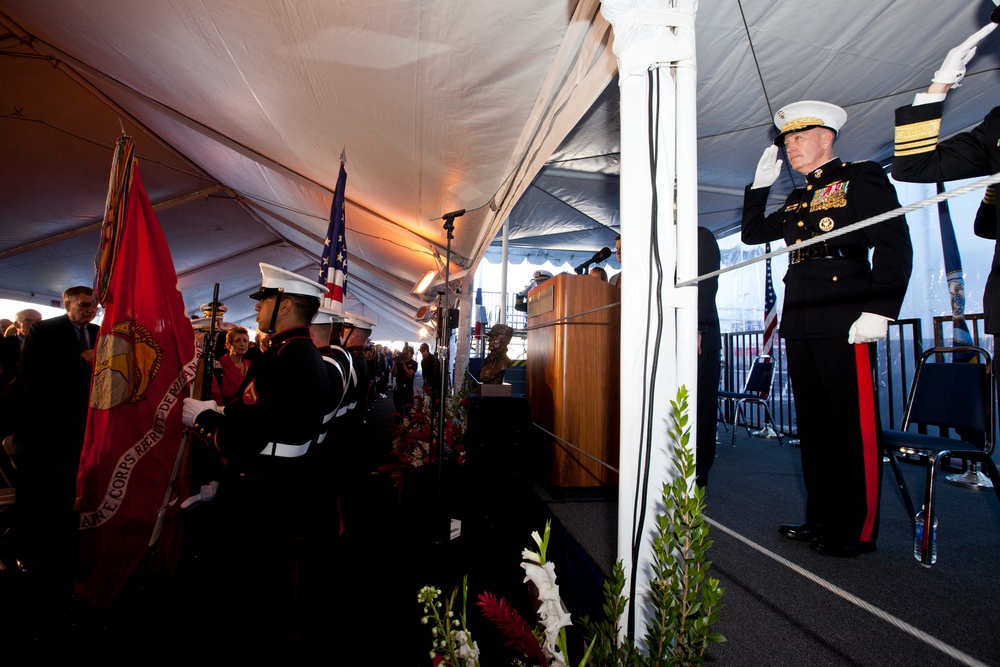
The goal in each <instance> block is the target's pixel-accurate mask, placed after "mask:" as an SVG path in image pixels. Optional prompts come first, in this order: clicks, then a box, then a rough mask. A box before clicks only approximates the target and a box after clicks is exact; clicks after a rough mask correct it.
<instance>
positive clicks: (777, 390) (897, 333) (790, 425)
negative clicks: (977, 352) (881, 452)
mask: <svg viewBox="0 0 1000 667" xmlns="http://www.w3.org/2000/svg"><path fill="white" fill-rule="evenodd" d="M970 317H972V316H970ZM949 319H950V318H949ZM763 336H764V332H763V331H762V330H755V331H739V332H734V333H726V334H722V364H723V370H722V380H721V382H720V387H719V389H720V390H723V391H742V390H743V387H744V385H745V384H746V381H747V377H748V376H749V374H750V366H751V365H752V364H753V361H754V359H756V358H757V357H758V356H760V351H761V349H762V340H763ZM976 340H978V337H977V338H976ZM923 349H924V348H923V337H922V335H921V327H920V320H919V319H906V320H896V321H895V322H891V323H890V324H889V335H888V336H887V337H886V340H884V341H880V342H879V344H878V356H877V362H878V378H879V392H878V395H879V407H880V414H881V417H882V425H883V426H884V427H885V428H894V429H895V428H899V427H900V425H901V424H902V421H903V407H904V404H905V403H906V396H907V393H908V391H909V387H910V382H911V380H912V378H913V368H914V366H915V363H916V359H917V358H919V357H920V353H921V352H922V351H923ZM771 354H772V356H773V358H774V375H773V377H772V379H771V393H770V394H769V395H768V397H767V403H768V407H769V408H770V410H771V414H772V415H773V417H774V420H775V422H776V423H775V424H773V426H774V428H775V429H777V430H779V431H781V432H782V433H784V434H786V435H794V434H795V433H796V427H795V400H794V398H795V395H794V392H793V388H792V383H791V382H790V381H789V379H788V373H787V368H786V360H785V345H784V341H782V340H781V339H778V340H777V341H775V346H774V348H773V349H772V351H771ZM724 403H725V405H724V406H721V407H722V408H723V410H724V412H723V418H724V420H725V421H726V422H727V423H732V421H733V415H732V404H731V403H730V402H728V401H724ZM746 418H747V420H748V421H749V423H750V425H751V427H753V428H763V426H764V410H763V409H762V408H760V407H753V406H751V407H749V409H748V410H747V414H746Z"/></svg>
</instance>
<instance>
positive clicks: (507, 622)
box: [417, 522, 590, 667]
mask: <svg viewBox="0 0 1000 667" xmlns="http://www.w3.org/2000/svg"><path fill="white" fill-rule="evenodd" d="M550 534H551V522H546V524H545V533H544V535H539V534H538V532H537V531H535V532H533V533H532V534H531V537H532V539H533V540H534V541H535V544H536V545H537V547H538V551H531V550H529V549H524V550H523V551H522V552H521V557H522V559H523V561H522V563H521V568H522V569H523V570H524V572H525V577H524V581H525V582H531V584H532V585H533V586H534V589H535V592H536V595H537V598H538V624H537V627H536V628H535V629H534V630H533V629H532V628H531V626H530V625H528V622H527V621H525V620H524V617H522V616H521V615H520V614H519V613H518V612H517V610H516V609H514V608H513V607H511V606H510V604H509V603H508V602H507V600H506V599H505V598H502V597H501V598H500V599H499V600H497V598H496V596H495V595H494V594H492V593H489V592H486V593H482V594H480V595H479V598H478V602H477V605H478V606H479V608H480V611H481V612H482V615H483V617H484V618H486V620H488V621H490V622H491V623H492V624H493V625H494V626H496V628H497V629H498V630H500V633H501V634H502V635H503V636H504V639H505V640H506V641H505V645H506V646H509V647H510V648H513V649H514V650H516V651H518V652H519V653H521V654H522V655H523V656H524V657H525V658H527V659H528V660H529V661H530V664H532V665H539V666H541V665H545V666H547V667H566V665H567V657H566V656H567V646H566V628H567V627H568V626H570V625H572V624H573V623H572V620H571V619H570V614H569V612H568V611H566V606H565V605H564V604H563V601H562V598H560V597H559V586H558V585H557V584H556V569H555V568H556V566H555V563H553V562H551V561H547V560H546V559H545V552H546V549H547V548H548V544H549V536H550ZM468 592H469V591H468V580H467V579H463V582H462V610H461V612H460V613H458V614H457V617H456V612H455V598H456V596H457V594H458V589H457V588H456V589H455V590H454V591H452V594H451V597H449V598H448V600H446V601H445V602H444V603H443V606H442V603H441V601H439V600H438V598H439V597H440V595H441V589H438V588H434V587H432V586H425V587H423V588H422V589H420V593H419V594H418V595H417V601H418V602H420V603H422V604H423V605H424V616H422V617H421V619H420V622H421V623H423V624H425V625H426V624H431V635H432V637H433V641H432V644H431V658H432V659H433V661H434V665H435V667H437V666H439V665H440V666H442V667H479V645H478V644H476V643H475V642H474V641H473V640H472V634H471V633H470V632H469V629H468V625H467V615H466V601H467V600H468ZM589 656H590V649H588V650H587V652H586V654H585V655H584V656H583V660H582V661H581V662H580V667H583V665H586V664H587V660H588V658H589Z"/></svg>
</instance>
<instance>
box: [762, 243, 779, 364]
mask: <svg viewBox="0 0 1000 667" xmlns="http://www.w3.org/2000/svg"><path fill="white" fill-rule="evenodd" d="M764 252H765V253H769V252H771V244H770V243H767V244H765V245H764ZM764 263H765V265H766V267H767V268H766V269H765V271H764V275H765V276H766V278H765V280H764V343H763V346H762V347H761V351H760V353H761V354H762V355H763V356H767V357H769V356H771V347H772V346H773V345H774V334H775V331H776V330H777V328H778V307H777V306H778V304H777V301H778V297H777V296H776V295H775V293H774V281H773V280H772V279H771V258H770V257H768V258H767V259H766V260H765V262H764Z"/></svg>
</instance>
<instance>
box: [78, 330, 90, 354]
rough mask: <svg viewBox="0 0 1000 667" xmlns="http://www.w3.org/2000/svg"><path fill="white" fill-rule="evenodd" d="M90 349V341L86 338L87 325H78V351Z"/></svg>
mask: <svg viewBox="0 0 1000 667" xmlns="http://www.w3.org/2000/svg"><path fill="white" fill-rule="evenodd" d="M89 349H90V341H88V340H87V325H86V324H84V325H83V326H82V327H80V351H81V352H85V351H87V350H89Z"/></svg>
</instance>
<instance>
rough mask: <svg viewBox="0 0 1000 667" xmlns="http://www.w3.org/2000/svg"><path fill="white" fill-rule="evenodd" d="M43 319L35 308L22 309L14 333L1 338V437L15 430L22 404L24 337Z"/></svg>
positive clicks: (13, 328)
mask: <svg viewBox="0 0 1000 667" xmlns="http://www.w3.org/2000/svg"><path fill="white" fill-rule="evenodd" d="M41 319H42V314H41V313H39V312H38V311H37V310H35V309H34V308H26V309H24V310H20V311H18V312H17V314H16V315H15V316H14V322H13V324H12V325H11V330H12V333H11V334H10V335H6V336H4V337H3V338H0V438H5V437H7V436H8V435H10V434H11V433H13V432H14V423H15V421H16V420H17V411H18V409H19V408H20V406H21V386H20V383H19V382H18V381H17V364H18V361H19V360H20V358H21V348H22V347H23V346H24V337H25V336H27V335H28V330H29V329H31V325H32V324H34V323H35V322H38V321H40V320H41Z"/></svg>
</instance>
